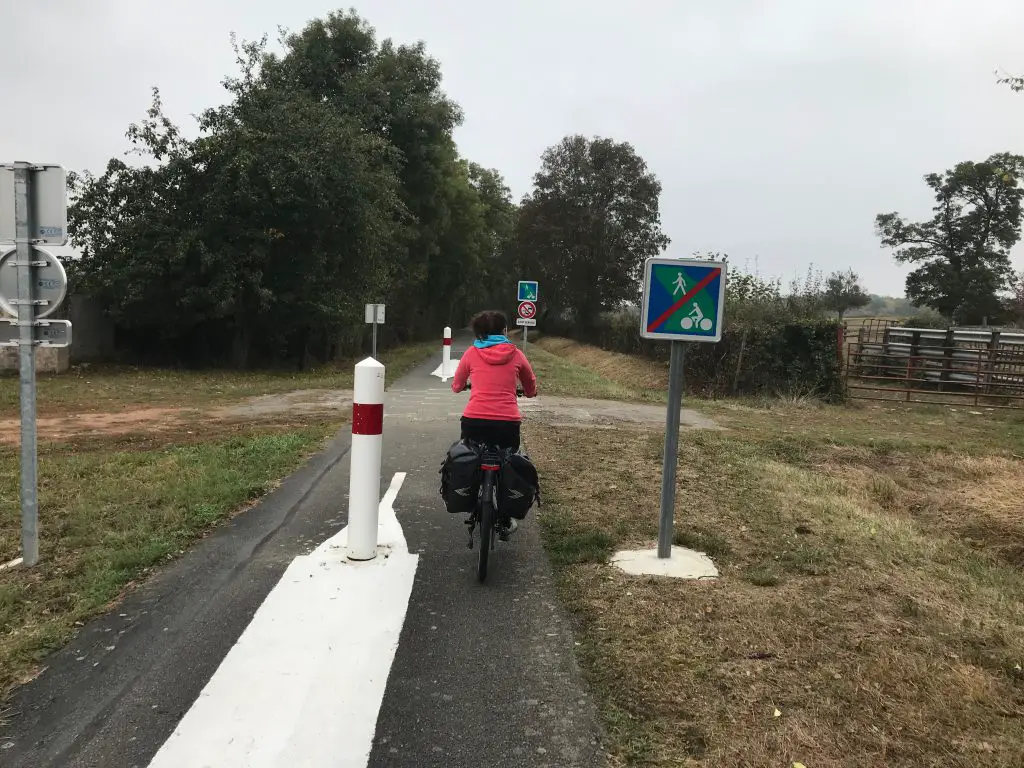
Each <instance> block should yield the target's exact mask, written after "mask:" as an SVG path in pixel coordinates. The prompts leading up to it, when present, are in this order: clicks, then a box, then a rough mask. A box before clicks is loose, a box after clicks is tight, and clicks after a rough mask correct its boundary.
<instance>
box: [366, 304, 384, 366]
mask: <svg viewBox="0 0 1024 768" xmlns="http://www.w3.org/2000/svg"><path fill="white" fill-rule="evenodd" d="M366 322H367V323H368V324H369V325H372V326H373V348H372V349H373V351H372V352H371V353H370V355H371V357H373V359H374V360H376V359H377V326H378V325H384V305H383V304H367V305H366Z"/></svg>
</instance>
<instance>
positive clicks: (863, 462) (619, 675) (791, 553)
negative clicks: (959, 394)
mask: <svg viewBox="0 0 1024 768" xmlns="http://www.w3.org/2000/svg"><path fill="white" fill-rule="evenodd" d="M602 437H604V436H602ZM764 437H766V438H767V439H759V438H758V437H757V436H755V435H752V434H745V435H736V434H731V435H730V434H725V433H710V432H706V433H690V435H689V439H688V440H686V441H685V445H684V447H683V449H682V450H681V451H680V466H679V471H680V480H679V501H678V504H677V511H676V514H677V521H678V523H677V531H679V536H678V541H679V543H684V544H697V545H704V547H705V549H711V550H712V551H713V552H714V553H715V556H716V559H717V561H718V563H719V565H720V567H721V568H722V572H723V573H722V578H721V579H720V580H719V581H718V582H717V583H699V584H698V583H690V582H683V583H680V582H672V581H663V580H656V579H642V578H641V579H637V578H630V577H626V576H624V575H622V574H619V573H618V572H617V571H614V570H612V569H611V568H609V567H608V566H606V565H602V564H600V563H601V561H602V560H603V559H604V558H605V557H607V555H608V553H609V552H610V551H611V550H612V549H614V548H619V547H627V546H635V545H641V544H650V543H651V542H652V541H653V539H654V537H655V536H656V528H657V509H658V479H659V474H660V471H659V470H660V461H659V454H660V445H661V442H660V436H658V435H646V436H644V435H637V434H635V433H627V432H622V433H616V434H615V435H614V436H613V438H612V439H607V440H606V439H602V440H600V441H597V440H594V439H593V434H592V433H586V432H581V431H573V430H566V429H557V430H556V429H548V428H542V427H536V426H535V427H533V428H532V429H531V430H530V433H529V444H530V451H531V454H532V455H533V456H534V457H535V458H536V459H537V460H538V461H539V463H540V465H541V468H542V471H543V475H544V484H545V493H546V498H547V499H548V500H549V501H550V502H552V505H551V506H550V507H549V508H548V509H547V510H546V511H545V512H544V514H543V516H542V519H543V521H544V526H545V537H546V542H547V545H548V546H549V548H550V550H551V552H552V556H553V560H554V562H555V563H556V564H558V565H560V567H561V577H562V586H563V590H562V592H563V596H564V598H565V599H566V600H567V601H568V603H569V605H570V606H571V607H572V608H573V609H574V611H576V613H577V615H578V616H579V618H580V621H581V633H580V637H579V639H580V640H581V642H582V649H581V651H582V658H583V662H584V666H585V668H586V669H587V671H588V674H589V676H590V679H591V681H592V682H593V684H594V686H595V688H596V691H597V693H598V694H599V695H600V697H601V698H602V700H603V712H604V716H605V722H606V726H607V727H608V730H609V734H610V737H611V741H612V744H611V746H612V749H613V753H614V756H615V764H618V765H693V766H719V765H729V766H734V765H735V766H741V765H744V766H771V765H789V764H790V762H791V761H800V762H803V763H804V764H805V765H807V766H813V767H814V768H825V767H829V766H849V767H850V768H853V767H854V766H857V767H858V768H859V767H860V766H869V765H871V766H874V765H879V766H881V765H885V766H894V767H895V766H906V767H907V768H910V767H911V766H914V768H917V767H918V766H976V765H985V766H993V767H994V766H999V767H1004V766H1005V767H1006V768H1009V767H1010V766H1020V765H1021V764H1022V763H1021V760H1022V756H1024V673H1022V672H1021V669H1020V665H1021V664H1022V663H1024V603H1022V602H1021V595H1022V594H1024V572H1022V571H1021V569H1020V551H1021V550H1020V547H1021V546H1022V545H1024V520H1022V515H1021V514H1020V512H1019V507H1018V511H1017V513H1016V514H1014V511H1013V510H1014V503H1015V500H1017V499H1019V498H1020V490H1021V481H1020V476H1021V469H1022V467H1021V465H1020V462H1017V461H1012V460H1007V459H983V458H963V457H953V456H949V455H933V456H927V455H914V454H907V455H900V454H888V455H887V456H885V457H884V460H881V461H880V460H879V457H878V456H877V455H875V454H872V453H871V452H865V451H863V450H862V449H859V448H857V449H855V450H851V451H837V450H835V449H829V448H827V447H825V448H813V449H809V450H807V451H806V452H799V453H792V452H787V451H781V452H780V451H779V450H778V446H777V445H776V444H775V443H773V441H772V439H771V438H770V436H767V435H766V436H764ZM596 468H600V469H596ZM596 478H600V480H599V481H598V482H595V480H596ZM968 529H969V530H970V531H971V536H972V537H971V538H970V539H968V538H966V537H965V533H964V532H965V530H968ZM709 545H710V546H709ZM776 710H778V711H779V712H780V713H781V714H780V715H779V716H775V711H776Z"/></svg>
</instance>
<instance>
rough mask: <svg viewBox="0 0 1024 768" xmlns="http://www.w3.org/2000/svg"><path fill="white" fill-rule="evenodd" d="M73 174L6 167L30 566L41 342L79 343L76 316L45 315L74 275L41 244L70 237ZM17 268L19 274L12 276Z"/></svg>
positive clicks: (12, 337)
mask: <svg viewBox="0 0 1024 768" xmlns="http://www.w3.org/2000/svg"><path fill="white" fill-rule="evenodd" d="M65 178H66V177H65V174H64V169H63V168H61V167H60V166H57V165H35V164H33V163H21V162H19V163H11V164H5V165H2V166H0V240H2V241H8V242H10V241H13V243H14V249H13V250H9V251H7V252H6V253H4V254H3V255H2V257H0V308H2V309H3V310H4V311H5V312H7V313H9V314H13V315H16V317H17V319H16V320H8V321H7V328H6V329H5V332H4V333H3V334H0V345H2V346H17V347H18V349H19V355H18V357H19V369H20V371H19V381H20V399H21V558H22V562H23V563H24V565H26V566H28V567H31V566H34V565H36V564H37V563H38V562H39V497H38V449H37V444H36V439H37V438H36V345H37V344H44V345H48V346H58V347H63V346H67V345H68V344H70V343H71V323H69V322H68V321H66V320H40V318H43V317H46V316H47V315H50V314H52V313H53V312H54V311H56V309H57V308H58V307H59V306H60V304H61V302H62V301H63V300H64V296H65V294H66V292H67V275H66V274H65V272H64V268H63V266H61V264H60V262H59V261H58V260H57V258H56V257H55V256H53V254H50V253H48V252H47V251H44V250H43V249H42V248H40V247H39V246H38V245H36V243H52V244H55V245H65V244H66V243H67V193H66V189H65ZM12 272H13V274H14V275H15V276H16V280H12V279H10V275H11V274H12ZM12 326H13V327H12ZM15 328H17V331H18V332H17V333H14V330H15Z"/></svg>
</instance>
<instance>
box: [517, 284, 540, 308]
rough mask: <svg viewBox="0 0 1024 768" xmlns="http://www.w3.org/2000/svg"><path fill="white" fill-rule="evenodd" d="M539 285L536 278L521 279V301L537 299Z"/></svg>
mask: <svg viewBox="0 0 1024 768" xmlns="http://www.w3.org/2000/svg"><path fill="white" fill-rule="evenodd" d="M537 295H538V285H537V281H536V280H520V281H519V302H520V303H522V302H524V301H537Z"/></svg>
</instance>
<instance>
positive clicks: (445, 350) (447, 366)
mask: <svg viewBox="0 0 1024 768" xmlns="http://www.w3.org/2000/svg"><path fill="white" fill-rule="evenodd" d="M454 375H455V371H453V370H452V329H451V328H448V327H447V326H446V327H445V329H444V339H443V340H442V341H441V381H447V380H448V379H450V378H451V377H452V376H454Z"/></svg>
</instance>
